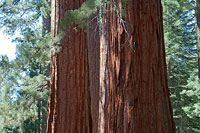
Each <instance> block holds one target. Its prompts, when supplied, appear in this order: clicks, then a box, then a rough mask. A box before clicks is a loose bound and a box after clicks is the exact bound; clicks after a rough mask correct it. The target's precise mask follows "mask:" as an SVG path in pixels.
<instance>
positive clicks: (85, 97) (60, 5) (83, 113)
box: [47, 0, 92, 133]
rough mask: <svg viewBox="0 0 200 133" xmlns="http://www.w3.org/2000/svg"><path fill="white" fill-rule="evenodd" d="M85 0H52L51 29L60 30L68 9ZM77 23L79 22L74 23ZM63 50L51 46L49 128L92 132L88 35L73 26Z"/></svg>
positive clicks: (56, 131)
mask: <svg viewBox="0 0 200 133" xmlns="http://www.w3.org/2000/svg"><path fill="white" fill-rule="evenodd" d="M82 2H83V0H75V1H72V0H52V15H51V18H52V20H51V31H52V32H53V34H54V36H56V35H57V34H58V32H59V31H58V26H57V25H58V21H59V19H60V18H62V17H63V16H64V14H65V11H66V10H71V9H76V8H79V6H80V4H81V3H82ZM74 26H75V25H74ZM60 46H61V47H62V50H61V51H60V52H59V53H56V52H55V49H52V50H51V67H50V69H51V70H50V71H51V72H50V78H51V79H50V95H49V99H48V112H47V132H48V133H79V132H91V131H90V130H91V127H92V126H91V125H90V124H91V122H90V121H91V117H90V115H91V113H90V100H89V98H90V97H89V96H90V95H89V84H88V83H89V80H88V79H89V78H88V59H87V35H86V33H85V32H84V30H82V29H80V28H78V29H77V31H75V30H74V29H73V27H71V28H69V29H68V31H66V36H65V37H64V38H63V39H62V41H61V42H60Z"/></svg>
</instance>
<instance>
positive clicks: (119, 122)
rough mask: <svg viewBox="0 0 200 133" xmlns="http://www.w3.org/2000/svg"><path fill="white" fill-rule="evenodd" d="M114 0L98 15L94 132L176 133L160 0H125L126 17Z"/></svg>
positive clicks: (119, 4) (119, 3)
mask: <svg viewBox="0 0 200 133" xmlns="http://www.w3.org/2000/svg"><path fill="white" fill-rule="evenodd" d="M114 3H115V1H110V2H109V3H108V4H107V5H106V6H105V7H104V9H107V10H108V11H107V13H106V14H103V15H102V19H101V25H102V26H101V31H102V32H101V37H100V89H99V123H98V132H99V133H113V132H117V133H175V126H174V122H173V117H172V108H171V103H170V99H169V90H168V85H167V72H166V64H165V51H164V41H163V25H162V7H161V2H160V0H129V1H128V3H127V8H126V9H127V10H126V11H127V15H126V17H125V18H124V20H125V22H123V20H122V19H121V18H122V16H121V14H120V13H119V12H118V14H116V11H114V10H113V8H114V7H113V4H114ZM115 5H117V6H118V8H119V10H121V7H122V5H121V2H120V1H118V3H115Z"/></svg>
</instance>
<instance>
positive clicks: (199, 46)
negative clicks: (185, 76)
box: [196, 0, 200, 79]
mask: <svg viewBox="0 0 200 133" xmlns="http://www.w3.org/2000/svg"><path fill="white" fill-rule="evenodd" d="M199 8H200V0H196V23H197V57H198V77H199V79H200V9H199Z"/></svg>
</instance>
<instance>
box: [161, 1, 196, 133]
mask: <svg viewBox="0 0 200 133" xmlns="http://www.w3.org/2000/svg"><path fill="white" fill-rule="evenodd" d="M162 2H163V12H164V35H165V45H166V55H167V65H168V80H169V87H170V91H171V100H172V105H173V111H174V118H175V122H176V127H177V132H184V133H199V132H200V130H199V129H200V123H199V121H200V117H199V108H200V105H199V100H200V99H199V95H200V94H199V91H200V83H199V79H198V77H197V56H196V43H197V38H196V34H195V32H194V31H195V30H194V25H195V20H194V17H193V15H194V14H193V13H194V10H193V8H191V6H193V5H194V1H190V3H189V5H188V1H187V0H185V1H180V0H179V1H176V0H163V1H162ZM184 4H185V5H187V6H185V7H184V8H183V7H182V6H183V5H184ZM189 7H190V8H189Z"/></svg>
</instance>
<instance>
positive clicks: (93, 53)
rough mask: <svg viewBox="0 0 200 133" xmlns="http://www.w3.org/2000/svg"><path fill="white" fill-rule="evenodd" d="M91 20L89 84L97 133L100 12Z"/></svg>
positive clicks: (94, 125)
mask: <svg viewBox="0 0 200 133" xmlns="http://www.w3.org/2000/svg"><path fill="white" fill-rule="evenodd" d="M95 17H96V18H95ZM94 18H95V19H94ZM90 20H92V22H91V23H90V26H89V28H88V63H89V81H90V84H89V85H90V94H91V116H92V133H97V132H98V109H99V85H100V80H99V74H100V70H99V68H100V62H99V59H100V45H99V24H98V14H95V15H94V16H92V17H91V18H90Z"/></svg>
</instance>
